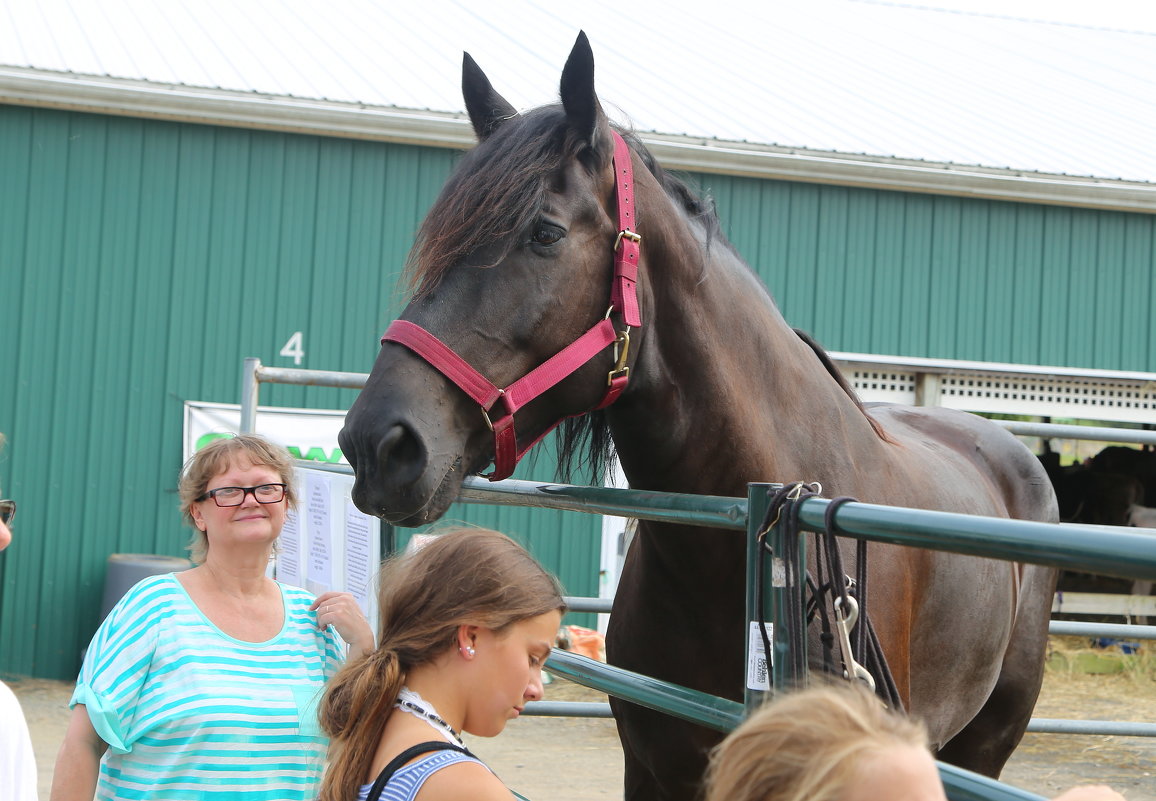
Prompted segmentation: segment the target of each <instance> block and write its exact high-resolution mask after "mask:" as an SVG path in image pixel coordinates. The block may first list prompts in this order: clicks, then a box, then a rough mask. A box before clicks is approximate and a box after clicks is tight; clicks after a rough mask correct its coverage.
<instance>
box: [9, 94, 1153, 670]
mask: <svg viewBox="0 0 1156 801" xmlns="http://www.w3.org/2000/svg"><path fill="white" fill-rule="evenodd" d="M455 159H456V154H455V153H453V152H451V151H446V150H440V149H436V148H420V147H412V146H403V145H388V144H381V143H373V142H361V141H350V140H341V139H333V138H323V137H313V136H302V135H293V134H283V133H272V132H264V131H247V130H240V129H229V128H218V127H211V126H198V125H190V124H178V123H169V122H159V121H153V120H142V119H128V118H120V117H109V116H101V115H95V114H82V113H71V112H62V111H52V110H34V109H28V108H21V107H14V106H0V304H2V305H0V308H3V310H4V311H3V312H2V313H0V376H2V378H0V431H4V432H5V433H6V434H8V437H9V440H10V444H9V446H8V448H7V450H6V451H5V452H4V454H3V455H2V456H0V487H2V488H3V490H4V495H5V496H8V497H14V498H17V499H19V501H20V517H19V519H18V523H17V529H16V537H17V540H16V544H15V545H14V546H13V547H12V548H11V549H10V550H9V551H7V552H5V554H3V555H2V556H0V672H7V673H13V674H25V675H38V676H46V677H58V678H66V677H70V676H72V675H73V674H74V673H75V670H76V667H77V662H78V654H79V652H80V649H81V648H82V647H83V646H84V644H85V643H86V641H87V639H88V638H89V637H90V636H91V634H92V631H93V630H94V628H95V626H96V624H97V619H96V618H97V615H98V612H99V601H100V597H101V592H102V585H103V581H104V573H105V561H106V559H107V557H108V555H109V554H110V553H115V552H149V553H161V554H180V553H182V548H183V545H184V542H185V540H186V539H187V534H186V532H185V530H184V529H183V528H182V526H181V525H180V521H179V517H178V515H177V512H176V497H175V492H174V486H175V483H176V475H177V471H178V469H179V467H180V458H181V445H180V432H181V425H182V419H181V414H182V403H183V401H185V400H206V401H220V402H226V403H236V402H237V401H238V400H239V397H240V389H239V384H240V371H241V362H242V359H243V358H244V357H246V356H257V357H259V358H260V359H261V360H262V361H263V362H264V363H266V364H270V365H277V366H294V364H293V360H292V359H289V358H286V357H282V356H280V355H279V351H280V349H281V347H282V346H283V345H284V344H285V342H286V341H287V340H288V339H289V338H290V336H291V335H292V334H293V333H294V332H297V331H301V332H302V333H303V335H304V350H305V358H304V359H303V361H302V363H301V365H300V366H301V367H306V368H317V369H327V370H346V371H357V372H363V371H365V370H367V369H369V367H370V365H371V364H372V363H373V359H374V358H375V355H376V353H377V350H378V344H377V342H378V337H379V336H380V333H381V330H382V328H383V326H384V324H385V323H386V321H388V320H389V319H391V318H392V317H393V316H395V315H396V313H397V312H398V310H399V309H400V308H401V305H402V303H403V297H404V289H399V288H398V286H397V279H398V275H399V273H400V269H401V266H402V264H403V262H404V259H405V256H406V253H407V252H408V249H409V246H410V244H411V243H412V241H413V236H414V233H415V231H416V229H417V226H418V223H419V221H420V220H421V217H422V215H423V214H424V212H425V210H426V209H427V208H428V207H429V205H430V203H431V202H432V201H433V198H434V197H435V195H436V193H437V191H438V190H439V188H440V187H441V184H442V183H443V181H444V180H445V177H446V175H447V174H448V173H449V171H450V169H451V167H452V165H453V163H454V161H455ZM691 180H692V181H693V182H695V183H697V184H698V185H700V186H701V187H703V188H705V189H707V190H708V191H710V192H711V193H712V194H713V196H714V197H715V198H716V201H717V204H718V208H719V212H720V216H721V218H722V221H723V224H724V227H725V230H726V232H727V234H728V236H729V237H730V238H731V239H732V241H733V242H734V243H735V245H736V246H737V247H738V249H739V250H740V252H742V253H744V254H746V255H747V257H748V259H749V260H750V261H751V264H752V266H753V267H754V268H755V269H756V271H757V272H758V273H759V275H760V276H761V277H762V278H763V280H764V282H765V283H766V284H767V285H768V286H769V287H770V288H771V290H772V292H773V294H774V295H775V296H776V298H777V300H778V302H779V304H780V306H781V307H782V309H783V311H784V314H785V315H786V317H787V319H788V320H789V321H790V322H791V323H792V324H793V325H796V326H798V327H801V328H805V329H809V330H811V331H812V332H813V333H815V334H816V336H817V337H818V338H819V339H820V340H821V341H822V342H823V343H824V344H825V345H826V346H827V347H829V348H831V349H833V350H846V351H860V352H866V353H880V354H895V355H907V356H926V357H941V358H957V359H975V360H981V361H998V362H1024V363H1033V364H1054V365H1068V366H1074V367H1095V368H1108V369H1130V370H1147V371H1156V324H1154V323H1153V322H1152V318H1151V314H1150V309H1151V308H1153V306H1154V305H1156V304H1154V302H1156V280H1154V279H1153V274H1154V273H1156V263H1154V262H1156V253H1154V247H1153V239H1154V237H1156V232H1154V224H1156V217H1154V216H1151V215H1143V214H1126V213H1113V212H1100V211H1089V210H1084V209H1072V208H1061V207H1049V206H1032V205H1028V204H1013V203H1001V202H992V201H984V200H971V199H963V198H952V197H934V196H929V195H914V194H912V195H907V194H902V193H897V192H881V191H875V190H865V189H855V188H848V187H838V186H819V185H810V184H798V183H787V182H781V181H763V180H755V179H750V178H740V177H732V176H716V175H694V176H691ZM354 396H355V393H353V392H351V391H349V390H336V389H326V388H317V387H288V386H266V387H264V388H263V389H262V393H261V400H262V403H263V404H270V405H279V406H298V407H319V408H346V407H348V405H349V404H350V403H351V402H352V400H353V398H354ZM550 464H551V462H550V460H549V458H548V455H546V456H543V457H542V458H540V459H539V461H538V465H539V466H538V467H537V468H536V469H534V470H532V471H530V472H527V471H526V469H525V468H523V469H521V470H519V472H518V474H517V475H518V476H519V477H524V478H534V479H549V478H551V477H552V472H553V471H552V468H551V467H550ZM450 516H451V517H456V518H460V519H464V520H467V521H469V522H473V523H477V524H481V525H488V526H492V527H495V528H499V529H502V530H505V531H508V532H510V533H511V534H513V535H514V536H516V537H518V538H520V539H522V540H523V541H524V542H526V543H527V544H528V545H529V547H530V548H531V550H533V551H534V552H535V554H536V555H537V556H538V557H539V558H541V559H542V560H543V561H544V562H545V563H546V564H547V565H548V566H549V567H550V568H551V569H553V570H554V571H555V572H558V573H559V574H560V577H561V578H562V580H563V583H564V584H565V585H566V589H567V591H568V592H570V593H572V594H578V595H593V594H596V591H597V582H598V577H597V566H598V551H599V525H598V521H599V519H598V518H597V517H593V516H585V515H575V514H563V513H558V512H547V511H543V510H528V509H515V508H503V507H484V506H455V507H454V508H453V509H452V510H451V512H450Z"/></svg>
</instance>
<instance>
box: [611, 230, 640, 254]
mask: <svg viewBox="0 0 1156 801" xmlns="http://www.w3.org/2000/svg"><path fill="white" fill-rule="evenodd" d="M623 239H629V240H630V241H631V242H641V241H642V234H636V233H634V232H633V231H631V230H630V229H629V228H623V229H622V230H621V231H619V232H618V238H617V239H615V240H614V249H615V250H618V246H619V245H621V244H622V240H623Z"/></svg>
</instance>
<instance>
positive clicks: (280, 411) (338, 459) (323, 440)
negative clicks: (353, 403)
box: [184, 401, 349, 464]
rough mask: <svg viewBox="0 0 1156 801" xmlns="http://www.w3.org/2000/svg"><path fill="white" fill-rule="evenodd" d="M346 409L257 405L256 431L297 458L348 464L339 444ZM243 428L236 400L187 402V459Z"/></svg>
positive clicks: (239, 408)
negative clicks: (210, 443)
mask: <svg viewBox="0 0 1156 801" xmlns="http://www.w3.org/2000/svg"><path fill="white" fill-rule="evenodd" d="M343 425H345V412H344V411H338V410H334V409H290V408H287V407H280V406H259V407H257V426H256V431H257V433H258V434H260V435H261V436H263V437H266V438H268V439H270V440H272V441H273V442H276V443H279V444H281V445H284V446H285V447H286V448H288V449H289V453H290V454H291V455H292V456H293V458H294V459H304V460H305V461H309V462H328V463H330V464H349V462H348V461H346V459H345V457H344V456H342V454H341V449H340V448H339V447H338V446H337V434H338V432H340V431H341V427H342V426H343ZM240 430H241V407H240V406H238V405H237V404H235V403H207V402H203V401H185V439H184V458H185V459H186V460H187V459H188V458H189V457H190V456H192V455H193V454H194V453H196V452H197V451H199V450H200V449H201V448H202V447H204V446H205V445H206V444H207V443H209V442H212V441H213V440H214V439H217V438H219V437H227V436H229V435H230V434H236V433H237V432H238V431H240Z"/></svg>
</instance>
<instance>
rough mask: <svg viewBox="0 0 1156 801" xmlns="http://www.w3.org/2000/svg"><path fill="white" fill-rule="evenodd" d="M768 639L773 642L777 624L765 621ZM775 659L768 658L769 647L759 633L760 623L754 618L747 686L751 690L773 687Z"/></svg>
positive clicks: (748, 649)
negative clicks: (772, 671) (772, 672)
mask: <svg viewBox="0 0 1156 801" xmlns="http://www.w3.org/2000/svg"><path fill="white" fill-rule="evenodd" d="M763 628H764V629H765V630H766V632H767V639H768V640H770V641H771V642H772V643H773V642H774V639H775V624H774V623H764V624H763ZM773 662H774V659H773V658H771V659H768V658H767V649H766V648H764V647H763V638H762V635H760V634H759V624H758V623H757V622H756V621H754V620H752V621H751V628H750V637H749V642H748V644H747V688H748V689H751V690H770V689H771V675H770V674H771V664H772V663H773Z"/></svg>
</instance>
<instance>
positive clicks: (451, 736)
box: [393, 687, 466, 748]
mask: <svg viewBox="0 0 1156 801" xmlns="http://www.w3.org/2000/svg"><path fill="white" fill-rule="evenodd" d="M393 705H394V707H396V708H397V709H400V710H402V711H403V712H408V713H410V714H411V715H413V716H415V717H419V718H421V719H422V720H424V721H425V722H426V723H428V724H429V725H430V726H432V727H434V728H435V729H437V730H438V731H439V732H440V733H441V734H442V736H443V737H445V738H446V739H447V740H449V741H450V742H451V743H454V744H455V745H460V746H461V747H463V748H465V746H466V744H465V743H464V742H462V738H461V737H459V736H458V733H457V732H456V731H454V729H453V727H452V726H450V724H448V723H446V722H445V720H444V719H443V718H442V716H441V715H439V714H438V711H437V710H436V709H434V708H433V704H431V703H430V702H429V701H427V700H425V699H424V698H422V697H421V696H420V695H418V694H417V693H415V692H414V691H413V690H411V689H409V688H408V687H402V688H401V691H400V692H399V693H398V694H397V700H396V701H394V703H393Z"/></svg>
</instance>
